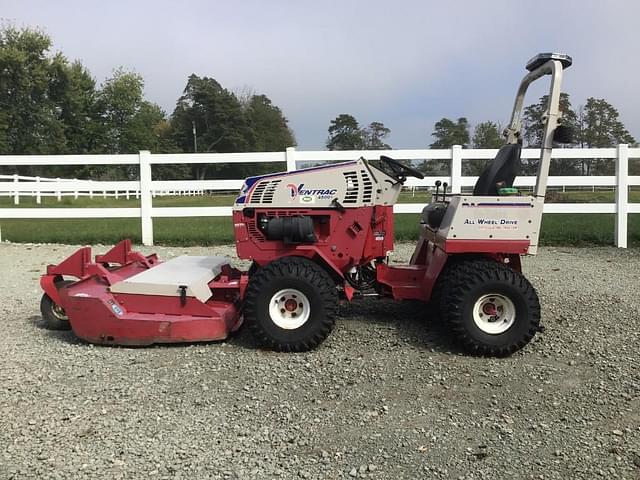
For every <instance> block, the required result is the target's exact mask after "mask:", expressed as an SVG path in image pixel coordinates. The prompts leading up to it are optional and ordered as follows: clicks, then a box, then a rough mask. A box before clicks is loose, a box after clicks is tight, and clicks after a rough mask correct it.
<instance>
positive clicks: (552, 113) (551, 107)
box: [504, 53, 572, 198]
mask: <svg viewBox="0 0 640 480" xmlns="http://www.w3.org/2000/svg"><path fill="white" fill-rule="evenodd" d="M571 64H572V60H571V57H569V56H568V55H564V54H559V53H542V54H540V55H537V56H536V57H534V58H532V59H531V60H529V62H528V63H527V69H528V70H530V71H529V73H528V74H527V75H525V77H524V78H523V79H522V82H520V87H519V88H518V93H517V94H516V101H515V103H514V105H513V112H512V114H511V121H510V122H509V126H508V127H507V128H506V129H505V132H504V135H505V137H506V139H507V143H508V144H509V143H511V144H513V143H520V142H521V137H520V132H521V129H522V106H523V103H524V97H525V94H526V93H527V89H528V88H529V85H531V84H532V83H533V82H535V81H536V80H538V79H540V78H542V77H544V76H545V75H551V85H550V87H549V102H548V105H547V110H546V111H545V113H544V115H543V120H544V121H545V126H544V133H543V136H542V145H541V148H540V163H539V164H538V174H537V179H536V186H535V190H534V195H535V196H536V197H543V198H544V196H545V194H546V191H547V180H548V177H549V165H550V163H551V150H552V148H553V132H554V131H555V129H556V127H557V126H558V123H559V119H560V116H561V115H560V86H561V84H562V73H563V70H564V69H565V68H569V67H570V66H571Z"/></svg>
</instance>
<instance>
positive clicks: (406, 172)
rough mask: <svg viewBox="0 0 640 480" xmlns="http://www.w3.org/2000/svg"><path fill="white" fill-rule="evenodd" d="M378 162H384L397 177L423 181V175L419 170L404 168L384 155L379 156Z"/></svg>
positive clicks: (404, 166) (403, 165)
mask: <svg viewBox="0 0 640 480" xmlns="http://www.w3.org/2000/svg"><path fill="white" fill-rule="evenodd" d="M380 161H381V162H384V163H385V164H386V165H387V166H388V167H389V168H390V169H391V170H392V171H393V172H394V173H395V174H396V175H397V176H398V177H400V178H403V179H406V177H416V178H420V179H423V178H424V175H423V173H422V172H421V171H420V170H416V169H415V168H411V167H408V166H406V165H405V164H403V163H400V162H399V161H397V160H394V159H393V158H391V157H387V156H386V155H380Z"/></svg>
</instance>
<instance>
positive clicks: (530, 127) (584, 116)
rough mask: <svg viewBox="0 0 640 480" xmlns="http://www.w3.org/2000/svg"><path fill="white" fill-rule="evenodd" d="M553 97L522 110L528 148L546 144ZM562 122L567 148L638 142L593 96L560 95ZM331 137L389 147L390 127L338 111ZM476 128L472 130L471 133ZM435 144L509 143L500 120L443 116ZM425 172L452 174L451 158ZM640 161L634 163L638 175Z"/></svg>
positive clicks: (593, 170)
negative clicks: (569, 138) (574, 100)
mask: <svg viewBox="0 0 640 480" xmlns="http://www.w3.org/2000/svg"><path fill="white" fill-rule="evenodd" d="M548 100H549V98H548V96H547V95H544V96H542V97H541V98H540V99H539V100H538V102H537V103H534V104H531V105H529V106H527V107H526V108H525V109H524V111H523V122H522V135H521V136H522V140H523V145H524V146H525V147H530V148H538V147H540V145H541V144H542V136H543V133H544V120H543V116H544V114H545V111H546V109H547V103H548ZM560 111H561V112H562V123H563V124H564V125H566V126H568V127H570V128H571V130H572V131H573V134H574V135H573V136H574V138H573V142H572V143H570V144H565V145H562V146H563V147H568V148H571V147H574V148H575V147H585V148H604V147H614V146H616V145H618V144H620V143H626V144H629V145H636V140H635V138H634V137H633V136H632V135H631V134H630V133H629V131H628V130H627V128H626V127H625V126H624V124H623V123H622V122H621V121H620V118H619V117H620V115H619V113H618V110H616V108H615V107H614V106H613V105H611V104H610V103H609V102H607V101H606V100H604V99H597V98H593V97H590V98H588V99H587V101H586V103H585V105H584V106H580V107H579V108H578V110H577V111H576V110H574V108H573V107H572V105H571V101H570V97H569V94H567V93H562V94H561V95H560ZM328 130H329V137H328V138H327V142H326V146H327V148H328V149H329V150H354V149H355V150H359V149H370V150H379V149H389V148H391V147H390V146H389V145H387V144H386V143H384V139H386V137H388V136H389V134H390V133H391V130H390V129H389V128H387V127H385V126H384V124H383V123H381V122H373V123H371V124H370V125H369V126H368V127H366V128H361V127H360V126H359V124H358V121H357V120H356V119H355V117H353V116H352V115H349V114H341V115H338V116H337V117H336V118H335V119H334V120H332V121H331V123H330V125H329V129H328ZM472 130H473V134H471V131H472ZM431 136H432V137H433V139H434V140H433V142H432V143H431V144H430V145H429V146H430V148H451V147H452V146H453V145H461V146H462V147H463V148H499V147H501V146H502V145H503V144H504V138H503V135H502V132H501V126H500V124H499V123H498V122H494V121H490V120H489V121H484V122H480V123H478V124H477V125H475V126H474V127H473V128H472V125H471V124H470V123H469V121H468V120H467V118H465V117H460V118H458V119H456V120H451V119H449V118H442V119H441V120H438V121H437V122H436V123H435V125H434V128H433V133H432V134H431ZM486 164H487V161H478V160H473V161H463V165H462V173H463V175H479V174H480V173H481V172H482V170H483V169H484V167H485V166H486ZM420 168H421V170H423V171H424V172H425V173H427V174H430V175H447V174H448V171H449V161H447V160H429V161H424V162H423V163H422V164H421V165H420ZM536 168H537V164H536V161H535V160H533V161H529V160H523V170H524V173H526V174H533V173H535V171H536ZM639 168H640V165H635V164H634V165H632V166H631V171H632V173H635V172H637V171H640V170H638V169H639ZM614 171H615V165H614V163H613V162H612V161H611V160H610V159H590V158H587V159H576V160H574V159H557V160H554V161H553V162H552V163H551V168H550V173H551V174H552V175H613V173H614Z"/></svg>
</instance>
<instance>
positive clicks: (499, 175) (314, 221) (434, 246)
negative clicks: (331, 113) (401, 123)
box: [41, 54, 571, 356]
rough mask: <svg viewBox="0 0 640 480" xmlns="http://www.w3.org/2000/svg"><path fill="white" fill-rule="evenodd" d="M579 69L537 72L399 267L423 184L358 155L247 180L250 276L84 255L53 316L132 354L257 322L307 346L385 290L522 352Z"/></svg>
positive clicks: (265, 339) (67, 267)
mask: <svg viewBox="0 0 640 480" xmlns="http://www.w3.org/2000/svg"><path fill="white" fill-rule="evenodd" d="M570 65H571V58H570V57H568V56H566V55H561V54H541V55H538V56H536V57H534V58H533V59H532V60H531V61H530V62H529V63H528V64H527V70H528V71H529V73H528V74H527V75H526V76H525V77H524V79H523V80H522V83H521V85H520V88H519V90H518V94H517V97H516V101H515V106H514V109H513V114H512V117H511V123H510V125H509V127H508V128H507V129H506V130H505V137H506V144H505V145H504V146H503V147H502V148H501V149H500V150H499V152H498V154H497V156H496V157H495V159H494V160H493V162H491V164H490V165H489V166H488V167H487V168H486V170H485V171H484V172H483V173H482V174H481V175H480V177H479V179H478V181H477V183H476V185H475V187H474V191H473V193H472V194H470V195H464V194H456V195H451V194H447V193H446V185H445V187H444V188H443V190H442V192H440V191H439V190H436V195H435V196H434V198H433V201H432V203H430V204H429V205H427V206H426V207H425V209H424V210H423V213H422V219H421V223H420V229H421V235H420V240H419V241H418V244H417V245H416V249H415V252H414V253H413V256H412V258H411V261H410V262H409V264H408V265H391V264H390V263H389V261H388V258H389V253H390V252H391V251H392V250H393V241H394V239H393V205H394V204H395V203H396V201H397V199H398V196H399V195H400V191H401V189H402V186H403V184H404V183H405V181H406V179H407V177H411V176H413V177H418V178H423V175H422V173H421V172H420V171H418V170H416V169H414V168H412V167H411V166H409V165H406V164H405V163H402V162H399V161H397V160H394V159H391V158H389V157H386V156H382V157H380V160H377V161H366V160H364V159H359V160H356V161H353V162H346V163H339V164H333V165H327V166H321V167H316V168H308V169H303V170H298V171H294V172H285V173H276V174H271V175H262V176H257V177H251V178H248V179H247V180H246V181H245V184H244V186H243V188H242V190H241V192H240V195H239V196H238V198H237V199H236V202H235V205H234V207H233V222H234V231H235V240H236V247H237V252H238V256H239V257H240V258H241V259H245V260H251V261H252V266H251V268H250V269H249V271H248V272H242V271H239V270H237V269H235V268H232V267H231V266H230V265H229V262H228V260H227V259H226V258H224V257H189V256H183V257H178V258H175V259H172V260H169V261H167V262H160V261H159V260H158V259H157V258H156V257H155V255H151V256H148V257H145V256H143V255H142V254H139V253H137V252H133V251H131V245H130V242H128V241H123V242H121V243H120V244H118V245H116V246H115V247H114V248H113V249H112V250H111V251H109V252H108V253H107V254H105V255H98V256H96V258H95V260H94V261H92V260H91V252H90V249H89V247H85V248H83V249H81V250H79V251H78V252H76V253H75V254H74V255H72V256H71V257H69V258H68V259H67V260H65V261H63V262H62V263H60V264H59V265H51V266H49V267H48V269H47V274H46V275H44V276H43V277H42V280H41V284H42V287H43V289H44V291H45V294H44V296H43V299H42V305H41V307H42V314H43V317H44V318H45V320H46V321H47V323H48V324H49V325H50V326H52V327H53V328H72V329H73V331H74V332H75V334H76V335H78V336H79V337H81V338H83V339H85V340H88V341H90V342H94V343H103V344H129V345H146V344H151V343H167V342H185V341H204V340H217V339H222V338H225V337H226V336H227V335H228V334H229V332H230V331H233V330H235V329H237V328H239V326H240V325H241V323H242V321H243V320H244V323H246V324H247V326H248V327H249V329H250V330H251V332H252V333H253V335H254V336H255V337H256V338H257V339H258V341H259V342H260V343H261V344H262V345H264V346H267V347H269V348H272V349H275V350H281V351H305V350H309V349H312V348H315V347H317V346H318V345H319V344H320V343H322V341H323V340H324V339H325V338H326V337H327V336H328V335H329V333H330V332H331V330H332V328H333V325H334V317H335V308H336V306H337V304H338V302H339V301H340V299H347V300H351V299H352V298H353V297H354V295H357V294H361V293H372V292H373V293H377V294H378V295H379V296H381V297H389V298H393V299H395V300H419V301H422V302H425V303H426V302H429V303H430V304H431V305H432V306H433V307H434V308H435V310H436V311H437V312H438V314H439V316H440V317H442V319H443V320H444V321H445V322H447V324H448V325H449V327H450V329H451V332H452V333H453V334H454V335H455V337H456V338H457V339H458V340H459V341H460V343H461V344H462V345H463V346H464V347H465V348H466V349H468V350H469V351H470V352H473V353H476V354H481V355H496V356H500V355H508V354H510V353H512V352H514V351H516V350H518V349H520V348H522V347H523V346H525V345H526V344H527V343H528V342H529V341H530V340H531V339H532V338H533V336H534V335H535V334H536V332H538V331H539V330H540V328H541V327H540V304H539V300H538V296H537V294H536V291H535V289H534V288H533V287H532V286H531V284H530V283H529V281H528V280H527V279H526V278H525V277H524V276H523V274H522V269H521V262H520V256H521V255H525V254H530V255H532V254H535V253H536V250H537V244H538V235H539V231H540V223H541V218H542V208H543V204H544V197H545V191H546V183H547V175H548V171H549V162H550V157H551V149H552V145H553V142H554V141H556V142H561V141H568V138H567V136H568V132H567V129H566V128H565V127H564V126H562V125H561V124H560V112H559V98H560V84H561V80H562V73H563V70H564V69H565V68H567V67H569V66H570ZM547 74H548V75H551V88H550V94H549V105H548V109H547V112H546V114H545V116H544V121H545V129H544V137H543V138H544V144H543V146H542V149H541V154H540V162H539V165H538V178H537V183H536V187H535V191H534V193H533V195H519V194H518V192H517V190H516V189H514V188H513V182H514V179H515V177H516V175H517V173H518V169H519V166H520V152H521V138H520V118H521V113H522V106H523V101H524V96H525V93H526V91H527V88H528V86H529V84H530V83H532V82H533V81H535V80H537V79H538V78H541V77H543V76H545V75H547ZM438 186H439V185H438ZM65 276H72V277H75V278H77V279H79V280H76V281H67V280H65V279H64V277H65Z"/></svg>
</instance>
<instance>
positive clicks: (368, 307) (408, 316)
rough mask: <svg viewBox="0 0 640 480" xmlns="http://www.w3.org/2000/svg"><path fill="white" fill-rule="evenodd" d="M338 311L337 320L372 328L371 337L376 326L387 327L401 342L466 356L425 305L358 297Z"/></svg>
mask: <svg viewBox="0 0 640 480" xmlns="http://www.w3.org/2000/svg"><path fill="white" fill-rule="evenodd" d="M338 312H339V313H338V318H339V319H342V320H344V321H347V322H358V323H362V324H369V325H371V334H375V333H376V332H375V329H376V327H381V326H385V327H387V328H392V329H393V330H394V333H395V335H396V337H397V339H398V342H399V343H408V344H410V345H412V346H414V347H415V348H417V349H424V350H430V351H434V352H440V353H448V354H454V355H456V354H459V353H463V350H462V349H460V348H459V347H458V345H457V344H456V343H455V342H454V341H453V339H452V337H451V335H449V332H448V331H447V329H446V326H445V325H444V324H443V322H441V321H439V320H438V319H437V318H434V316H433V314H432V313H431V312H430V311H429V308H428V307H427V305H426V304H424V303H423V302H418V301H403V302H394V301H393V300H389V299H379V298H375V297H370V298H358V299H354V301H353V302H351V303H344V304H341V306H340V308H339V311H338Z"/></svg>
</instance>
